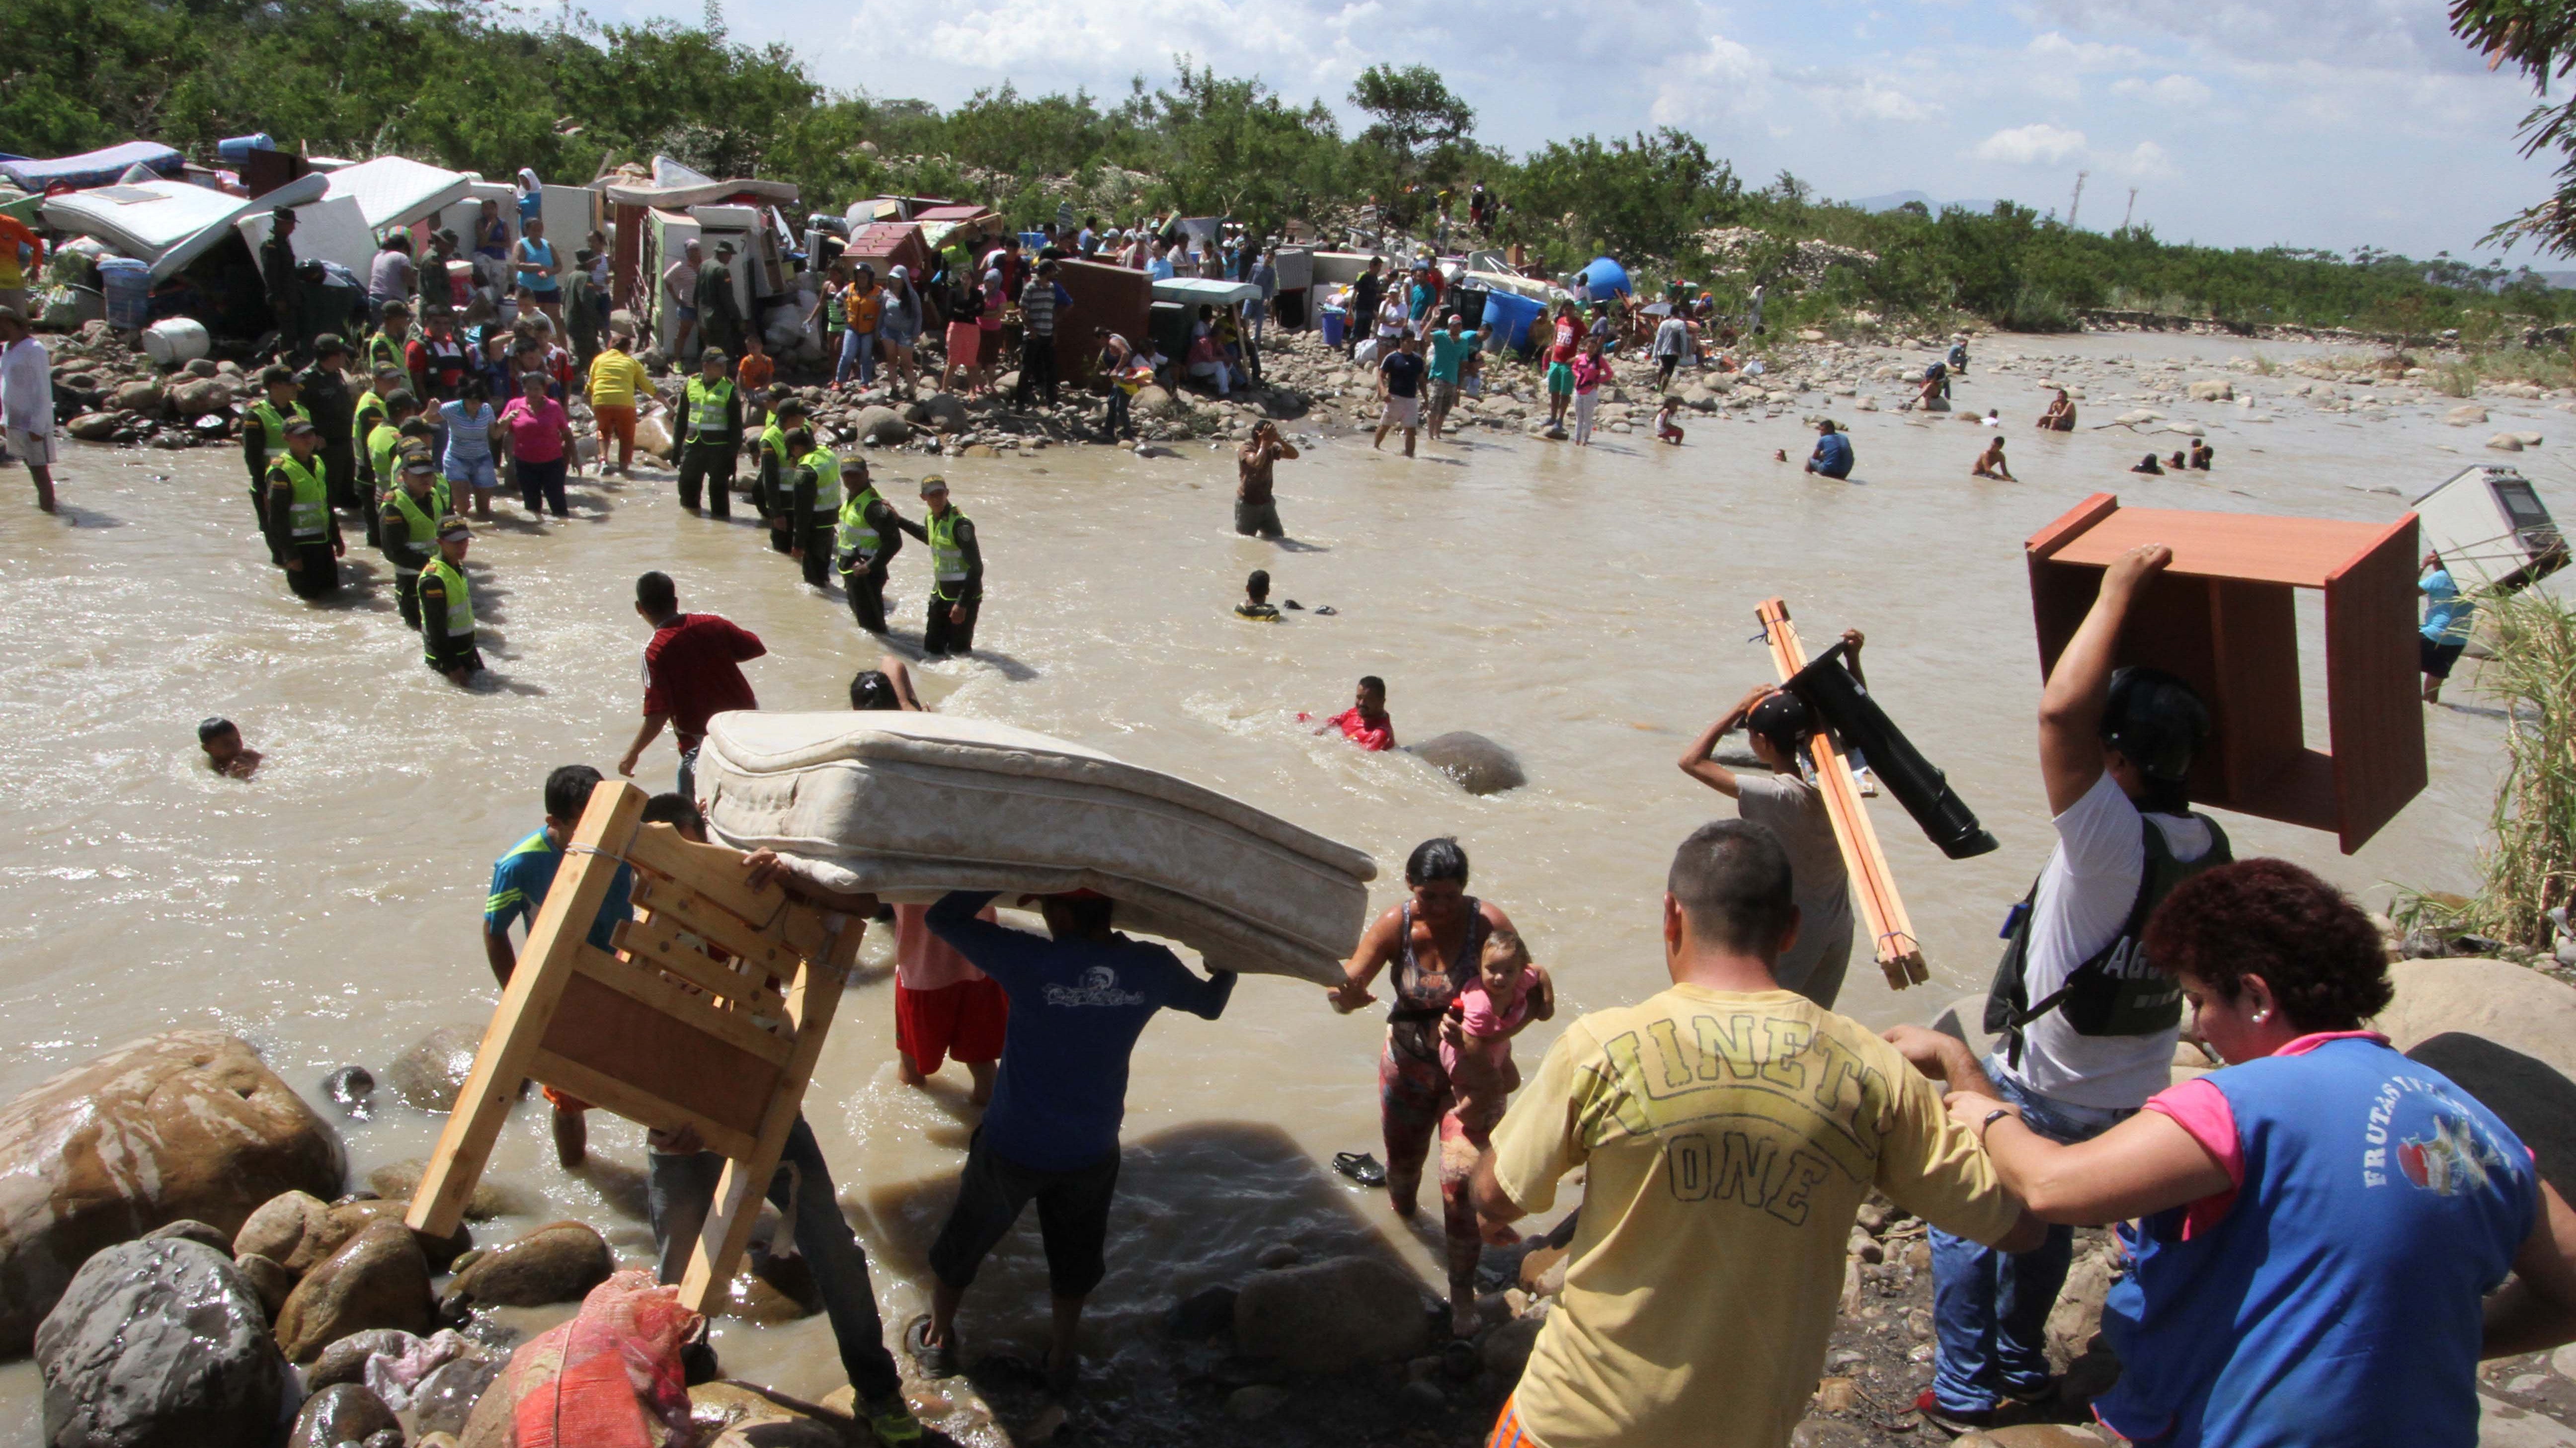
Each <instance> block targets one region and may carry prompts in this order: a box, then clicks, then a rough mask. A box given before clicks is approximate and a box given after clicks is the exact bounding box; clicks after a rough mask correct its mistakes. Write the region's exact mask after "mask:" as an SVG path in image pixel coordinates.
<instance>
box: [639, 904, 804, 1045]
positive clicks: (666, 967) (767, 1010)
mask: <svg viewBox="0 0 2576 1448" xmlns="http://www.w3.org/2000/svg"><path fill="white" fill-rule="evenodd" d="M675 913H676V912H673V911H671V910H668V909H663V910H657V911H655V912H654V914H653V918H652V919H650V920H629V921H626V922H624V923H623V924H621V925H619V926H618V927H617V935H616V940H617V948H618V949H620V950H622V951H624V952H626V953H627V954H628V955H629V956H632V957H633V958H635V959H637V960H640V961H642V962H644V963H645V964H647V965H650V966H652V967H653V968H654V969H655V970H658V971H661V972H663V973H664V974H666V975H674V976H678V977H679V978H680V979H682V980H685V981H687V982H688V983H689V984H691V985H694V986H696V987H697V988H698V989H700V990H702V991H705V992H707V993H708V994H709V995H712V996H716V997H719V998H721V999H723V1000H725V1001H727V1002H730V1003H732V1004H734V1005H737V1006H740V1007H742V1008H743V1009H745V1010H748V1011H751V1012H754V1013H756V1014H759V1015H764V1016H773V1017H778V1018H780V1019H784V1014H785V1011H786V1008H787V998H786V997H785V996H782V995H780V994H779V993H778V992H777V991H775V990H772V989H771V988H770V985H769V972H768V971H767V970H762V971H760V972H759V973H757V974H754V973H752V972H750V971H745V970H740V969H737V968H736V967H734V966H731V965H728V964H726V963H725V962H723V961H721V960H718V959H716V958H715V957H714V956H712V955H709V954H707V953H706V951H705V950H703V949H701V948H700V947H699V946H697V945H696V944H693V943H692V942H693V941H694V940H695V939H696V938H697V936H696V932H694V931H692V930H689V929H688V928H686V927H685V926H682V925H680V924H678V923H677V921H676V920H675V919H674V915H675ZM714 913H716V914H719V915H720V914H722V913H723V912H722V911H717V912H714ZM786 968H787V969H791V970H792V969H794V968H795V967H794V962H793V961H792V960H791V961H790V962H789V964H788V966H787V967H786Z"/></svg>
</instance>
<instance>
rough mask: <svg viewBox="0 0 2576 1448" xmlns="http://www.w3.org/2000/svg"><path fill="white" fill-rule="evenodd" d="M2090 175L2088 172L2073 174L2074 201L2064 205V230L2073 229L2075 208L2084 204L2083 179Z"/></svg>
mask: <svg viewBox="0 0 2576 1448" xmlns="http://www.w3.org/2000/svg"><path fill="white" fill-rule="evenodd" d="M2092 174H2093V173H2092V172H2090V171H2078V172H2076V173H2075V199H2073V200H2071V201H2069V202H2067V203H2066V229H2067V230H2069V231H2073V230H2074V229H2075V208H2077V207H2079V206H2082V205H2083V204H2084V178H2085V177H2087V176H2090V175H2092Z"/></svg>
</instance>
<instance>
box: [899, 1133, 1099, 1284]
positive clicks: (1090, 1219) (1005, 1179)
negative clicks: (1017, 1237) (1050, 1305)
mask: <svg viewBox="0 0 2576 1448" xmlns="http://www.w3.org/2000/svg"><path fill="white" fill-rule="evenodd" d="M1117 1195H1118V1153H1116V1152H1114V1151H1113V1152H1111V1153H1109V1155H1107V1156H1106V1157H1103V1158H1101V1160H1100V1161H1098V1162H1097V1163H1095V1164H1093V1165H1091V1166H1087V1167H1083V1168H1081V1169H1080V1170H1078V1171H1040V1170H1038V1169H1037V1168H1036V1167H1029V1166H1022V1165H1020V1164H1019V1163H1018V1162H1015V1161H1012V1160H1011V1159H1010V1158H1008V1157H1005V1156H1002V1155H1000V1154H999V1153H997V1152H995V1151H993V1150H992V1149H991V1148H989V1147H987V1146H985V1145H984V1133H982V1132H981V1131H978V1132H976V1133H975V1136H974V1139H973V1140H971V1141H970V1142H968V1143H967V1146H966V1169H965V1170H964V1171H962V1172H959V1173H958V1175H957V1205H955V1206H953V1207H951V1208H949V1209H948V1220H947V1221H946V1222H944V1223H942V1224H941V1225H940V1228H939V1236H938V1238H937V1239H936V1240H934V1241H933V1242H932V1243H931V1244H930V1270H931V1271H932V1272H934V1273H936V1274H937V1275H938V1277H939V1280H940V1281H942V1282H944V1283H946V1284H948V1285H949V1286H950V1287H954V1288H958V1289H960V1290H963V1289H965V1288H968V1287H971V1286H973V1285H974V1284H975V1273H976V1269H977V1268H979V1267H981V1266H983V1264H984V1258H985V1256H986V1255H987V1254H989V1253H990V1252H991V1251H992V1250H993V1249H994V1248H995V1247H996V1246H999V1245H1000V1244H1001V1241H1002V1239H1003V1238H1004V1237H1006V1236H1008V1235H1010V1231H1011V1226H1012V1224H1013V1223H1015V1222H1017V1221H1018V1220H1019V1219H1020V1213H1021V1212H1022V1211H1023V1210H1024V1209H1026V1208H1027V1206H1028V1204H1029V1203H1030V1202H1032V1201H1034V1202H1036V1203H1037V1204H1038V1240H1039V1241H1040V1242H1041V1243H1043V1244H1044V1245H1045V1247H1046V1260H1047V1291H1048V1292H1049V1293H1051V1294H1053V1295H1055V1296H1057V1297H1062V1298H1082V1297H1089V1296H1090V1295H1091V1290H1092V1289H1093V1288H1095V1287H1098V1286H1099V1285H1100V1279H1101V1278H1103V1277H1105V1276H1107V1275H1108V1271H1109V1269H1108V1263H1107V1256H1108V1250H1107V1249H1108V1245H1109V1207H1110V1204H1111V1203H1112V1202H1113V1201H1115V1200H1116V1199H1117Z"/></svg>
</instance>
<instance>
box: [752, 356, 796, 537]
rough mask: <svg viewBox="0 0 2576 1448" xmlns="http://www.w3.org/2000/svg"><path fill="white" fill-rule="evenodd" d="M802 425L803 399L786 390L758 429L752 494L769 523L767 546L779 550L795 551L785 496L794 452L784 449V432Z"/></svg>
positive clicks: (789, 503) (789, 501) (790, 501)
mask: <svg viewBox="0 0 2576 1448" xmlns="http://www.w3.org/2000/svg"><path fill="white" fill-rule="evenodd" d="M780 390H781V391H782V392H784V391H785V389H783V388H782V389H780ZM804 425H805V402H804V399H802V398H799V397H796V396H794V395H793V394H788V395H786V396H785V397H784V398H783V400H781V401H780V402H779V403H778V405H777V406H775V407H773V408H771V409H770V410H769V425H768V426H766V427H764V428H762V429H761V430H760V476H759V481H758V482H757V483H756V484H755V485H754V487H753V489H752V498H753V500H754V501H755V502H757V503H758V505H759V507H760V516H761V517H762V518H764V519H766V520H767V521H768V523H769V546H770V547H771V548H773V549H776V550H777V551H778V552H781V553H790V554H792V553H794V552H795V551H796V513H795V510H794V506H793V502H794V500H793V499H792V498H790V497H789V492H790V490H791V489H792V488H793V487H794V486H795V484H794V481H793V479H792V478H791V477H790V474H792V473H793V472H794V471H795V468H796V455H795V454H794V453H791V452H789V451H788V450H787V434H788V433H790V432H792V431H794V430H796V429H797V428H800V427H803V426H804Z"/></svg>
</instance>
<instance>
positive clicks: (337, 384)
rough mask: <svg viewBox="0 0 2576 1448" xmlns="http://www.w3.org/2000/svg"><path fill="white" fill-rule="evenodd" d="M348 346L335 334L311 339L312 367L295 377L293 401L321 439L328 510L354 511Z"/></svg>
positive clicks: (355, 479)
mask: <svg viewBox="0 0 2576 1448" xmlns="http://www.w3.org/2000/svg"><path fill="white" fill-rule="evenodd" d="M348 367H349V344H348V343H347V342H346V341H344V340H343V339H342V338H341V337H340V335H339V334H338V333H336V332H325V333H323V334H322V335H321V336H319V337H316V338H314V339H313V365H312V366H310V367H307V368H305V369H304V370H303V371H302V372H300V373H297V374H296V377H295V395H296V399H297V400H298V401H300V402H302V403H303V404H304V414H305V416H307V417H310V418H312V419H313V429H314V431H316V432H318V433H320V434H321V435H322V481H323V482H325V483H327V484H329V485H330V488H331V506H332V507H334V508H358V507H361V506H362V500H361V499H360V498H359V497H358V460H357V455H356V454H355V453H354V452H353V451H352V450H351V444H352V442H353V440H354V439H355V437H356V431H355V429H356V424H357V419H356V416H355V412H354V405H355V404H354V401H353V399H351V397H350V396H349V373H348Z"/></svg>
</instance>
